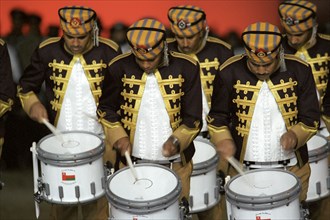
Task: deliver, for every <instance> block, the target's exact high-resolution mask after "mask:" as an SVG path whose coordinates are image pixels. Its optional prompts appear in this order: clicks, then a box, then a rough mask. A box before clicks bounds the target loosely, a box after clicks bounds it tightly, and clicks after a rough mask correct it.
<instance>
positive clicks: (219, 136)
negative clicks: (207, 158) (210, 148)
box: [207, 118, 233, 145]
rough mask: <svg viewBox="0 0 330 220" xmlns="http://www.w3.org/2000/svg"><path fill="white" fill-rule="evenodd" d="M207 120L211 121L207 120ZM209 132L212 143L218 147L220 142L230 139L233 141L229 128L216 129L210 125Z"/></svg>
mask: <svg viewBox="0 0 330 220" xmlns="http://www.w3.org/2000/svg"><path fill="white" fill-rule="evenodd" d="M207 120H209V119H208V118H207ZM208 122H209V121H208ZM208 130H209V134H210V137H211V142H212V143H213V144H214V145H216V144H217V143H219V141H222V140H226V139H230V140H233V137H232V136H231V133H230V131H229V129H228V127H227V126H221V127H215V126H213V125H210V124H209V123H208Z"/></svg>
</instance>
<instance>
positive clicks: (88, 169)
mask: <svg viewBox="0 0 330 220" xmlns="http://www.w3.org/2000/svg"><path fill="white" fill-rule="evenodd" d="M63 172H66V173H67V174H66V175H74V176H75V180H74V181H63V180H62V178H61V177H62V173H63ZM104 176H105V174H104V169H103V160H102V157H100V158H99V159H97V160H96V161H93V162H91V163H87V164H83V165H79V166H72V167H71V166H69V167H58V166H53V165H50V164H45V163H44V162H41V178H42V182H43V183H44V184H48V185H49V193H50V194H49V195H47V193H46V192H44V193H43V198H44V199H45V200H47V201H48V202H51V203H58V204H77V203H86V202H89V201H93V200H96V199H98V198H100V197H102V196H103V195H104V194H105V190H104V181H105V178H104ZM102 182H103V183H102ZM92 185H94V187H95V190H94V189H93V190H92V189H91V187H92ZM59 187H62V188H63V198H61V195H60V191H59ZM76 187H79V195H80V197H79V198H77V195H76ZM93 191H95V193H94V192H93ZM93 193H94V194H93Z"/></svg>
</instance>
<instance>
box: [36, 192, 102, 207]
mask: <svg viewBox="0 0 330 220" xmlns="http://www.w3.org/2000/svg"><path fill="white" fill-rule="evenodd" d="M104 195H105V190H102V193H100V194H99V195H97V196H94V197H93V198H89V199H84V200H81V201H72V202H71V201H63V200H62V201H60V200H55V199H54V197H52V199H49V198H48V196H47V195H45V194H43V195H42V199H43V200H45V201H46V202H48V203H51V204H59V205H76V204H85V203H90V202H92V201H95V200H98V199H100V198H102V197H103V196H104Z"/></svg>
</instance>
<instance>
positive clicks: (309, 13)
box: [278, 0, 317, 33]
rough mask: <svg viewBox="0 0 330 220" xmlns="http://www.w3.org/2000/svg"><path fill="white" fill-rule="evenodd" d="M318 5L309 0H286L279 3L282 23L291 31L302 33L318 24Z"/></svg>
mask: <svg viewBox="0 0 330 220" xmlns="http://www.w3.org/2000/svg"><path fill="white" fill-rule="evenodd" d="M316 10H317V7H316V5H314V4H313V3H311V2H309V1H301V0H293V1H285V2H283V3H281V4H280V5H279V8H278V12H279V15H280V17H281V24H282V26H283V27H284V28H285V30H286V31H287V32H289V33H301V32H304V31H306V30H308V29H311V28H312V27H314V26H315V25H316Z"/></svg>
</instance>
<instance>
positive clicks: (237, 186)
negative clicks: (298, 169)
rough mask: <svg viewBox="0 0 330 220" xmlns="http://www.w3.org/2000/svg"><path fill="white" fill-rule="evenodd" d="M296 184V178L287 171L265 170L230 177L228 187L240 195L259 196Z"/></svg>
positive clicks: (279, 191) (289, 187) (272, 193)
mask: <svg viewBox="0 0 330 220" xmlns="http://www.w3.org/2000/svg"><path fill="white" fill-rule="evenodd" d="M258 171H259V170H258ZM296 184H297V178H296V177H295V176H293V175H291V174H289V173H287V172H281V171H276V170H267V171H264V172H256V171H255V172H247V173H246V174H245V175H243V176H240V177H239V178H236V179H232V181H231V183H230V185H229V189H230V190H231V191H234V192H237V193H238V194H240V195H245V196H251V197H253V196H256V197H260V196H267V195H276V194H280V193H283V192H285V191H286V190H288V189H291V188H292V187H294V186H295V185H296Z"/></svg>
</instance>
